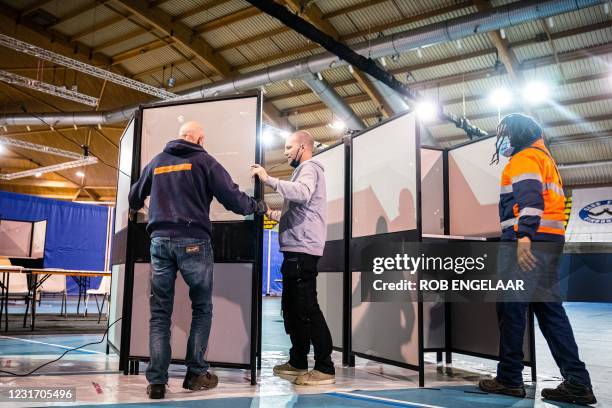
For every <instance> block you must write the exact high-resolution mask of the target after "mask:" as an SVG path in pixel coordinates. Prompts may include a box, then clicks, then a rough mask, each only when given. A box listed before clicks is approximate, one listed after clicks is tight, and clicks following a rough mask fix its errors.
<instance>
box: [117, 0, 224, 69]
mask: <svg viewBox="0 0 612 408" xmlns="http://www.w3.org/2000/svg"><path fill="white" fill-rule="evenodd" d="M116 1H117V2H119V3H121V4H122V5H123V6H124V7H126V8H128V9H129V10H130V11H131V12H132V13H134V14H136V15H138V16H140V17H141V18H143V19H145V20H146V21H147V22H148V23H149V24H151V25H153V26H154V27H156V28H157V29H158V30H160V31H162V32H164V33H165V34H166V35H168V36H170V37H172V38H173V39H175V40H176V41H177V42H179V43H180V44H181V45H183V46H184V47H186V48H188V49H190V50H192V51H193V53H194V54H195V55H196V56H197V58H198V59H200V60H201V61H202V62H203V63H204V64H206V65H207V66H208V67H209V68H211V69H212V70H214V71H216V72H217V73H219V74H220V75H222V76H224V77H230V76H231V75H232V73H233V72H232V67H231V66H230V64H229V63H228V62H227V61H226V60H225V59H224V58H223V57H222V56H221V55H219V54H218V53H216V51H215V50H214V49H213V48H212V46H211V45H210V44H208V43H207V42H206V41H205V40H204V39H203V38H202V37H200V36H199V35H194V33H193V30H192V29H191V28H190V27H188V26H187V25H185V24H184V23H181V22H177V21H173V19H172V16H171V15H170V14H167V13H165V12H164V11H162V10H161V9H159V8H151V7H149V4H148V2H147V1H146V0H116Z"/></svg>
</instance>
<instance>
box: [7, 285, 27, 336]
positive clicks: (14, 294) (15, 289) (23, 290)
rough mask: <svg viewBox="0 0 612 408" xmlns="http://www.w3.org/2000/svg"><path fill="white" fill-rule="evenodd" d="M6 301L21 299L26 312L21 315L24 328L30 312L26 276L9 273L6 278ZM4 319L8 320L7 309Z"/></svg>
mask: <svg viewBox="0 0 612 408" xmlns="http://www.w3.org/2000/svg"><path fill="white" fill-rule="evenodd" d="M8 279H9V284H8V296H7V300H8V299H23V301H24V302H25V306H26V310H25V313H24V315H23V327H26V320H27V318H28V313H29V311H30V289H29V286H28V276H27V275H26V274H22V273H11V274H9V276H8ZM6 315H7V316H6V318H8V307H7V310H6Z"/></svg>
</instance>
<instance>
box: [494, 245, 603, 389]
mask: <svg viewBox="0 0 612 408" xmlns="http://www.w3.org/2000/svg"><path fill="white" fill-rule="evenodd" d="M542 249H543V248H542ZM532 253H533V255H534V256H535V257H536V259H537V260H538V265H540V267H539V269H537V270H536V271H531V272H528V273H527V274H526V276H525V277H527V278H529V275H530V274H531V275H534V274H536V276H537V277H536V278H533V279H531V281H530V283H529V284H527V286H531V287H532V289H533V288H534V287H535V286H537V284H538V283H540V284H541V283H542V281H545V282H544V287H545V288H548V289H547V291H546V292H547V294H546V295H545V298H546V299H547V301H533V302H531V303H527V302H505V303H498V304H497V321H498V325H499V331H500V333H499V334H500V339H499V357H500V360H499V364H498V365H497V379H498V380H499V381H500V382H501V383H502V384H504V385H507V386H520V385H522V384H523V374H522V373H523V357H524V356H523V336H524V335H525V328H526V326H527V309H528V307H529V305H531V307H532V309H533V311H534V313H535V316H536V318H537V319H538V324H539V326H540V330H541V331H542V334H543V335H544V338H545V339H546V342H547V343H548V348H549V349H550V352H551V354H552V356H553V358H554V360H555V363H557V366H558V367H559V369H560V371H561V375H562V376H563V378H564V379H566V380H568V381H569V382H570V383H571V384H573V385H577V386H584V387H590V386H591V379H590V377H589V373H588V371H587V370H586V367H585V365H584V363H583V362H582V361H580V357H579V355H578V345H577V344H576V340H575V339H574V332H573V330H572V325H571V324H570V321H569V319H568V318H567V314H566V313H565V309H564V308H563V304H562V303H561V302H560V301H556V299H557V296H556V295H555V293H556V291H557V288H556V286H555V285H551V284H550V282H549V281H550V280H551V279H552V280H557V279H558V278H556V277H557V272H558V268H559V255H558V254H557V253H555V251H553V252H547V251H542V250H533V251H532ZM499 262H500V264H499V265H498V268H499V269H500V270H502V274H503V273H509V274H510V275H508V276H507V277H513V278H517V277H519V276H518V275H519V273H518V272H516V271H514V272H513V271H510V272H509V271H508V270H504V268H506V269H516V268H518V267H517V264H516V247H515V246H513V245H512V246H502V247H500V259H499ZM537 274H539V275H537ZM527 281H528V282H529V280H527ZM534 293H536V292H534ZM529 299H532V300H533V298H529ZM536 299H537V296H536ZM526 300H527V299H526Z"/></svg>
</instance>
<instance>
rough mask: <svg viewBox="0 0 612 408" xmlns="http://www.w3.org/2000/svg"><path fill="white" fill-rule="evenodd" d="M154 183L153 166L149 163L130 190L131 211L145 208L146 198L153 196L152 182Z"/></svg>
mask: <svg viewBox="0 0 612 408" xmlns="http://www.w3.org/2000/svg"><path fill="white" fill-rule="evenodd" d="M152 181H153V172H152V171H151V164H150V163H149V164H148V165H147V166H146V167H145V168H144V169H143V170H142V174H141V175H140V178H139V179H138V181H137V182H136V183H134V185H132V187H131V188H130V195H129V196H128V201H129V203H130V209H131V210H134V211H138V210H140V209H141V208H142V207H144V202H145V200H146V198H147V197H148V196H149V195H150V194H151V182H152Z"/></svg>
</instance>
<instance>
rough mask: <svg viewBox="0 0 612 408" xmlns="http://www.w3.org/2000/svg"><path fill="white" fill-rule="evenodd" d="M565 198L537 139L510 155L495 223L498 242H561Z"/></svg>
mask: <svg viewBox="0 0 612 408" xmlns="http://www.w3.org/2000/svg"><path fill="white" fill-rule="evenodd" d="M564 210H565V195H564V193H563V183H562V181H561V176H560V175H559V171H558V170H557V165H556V163H555V161H554V159H553V158H552V156H551V155H550V152H549V151H548V149H547V148H546V146H545V145H544V141H543V140H542V139H538V140H537V141H535V142H534V143H533V144H532V145H530V146H529V147H526V148H525V149H523V150H521V151H519V152H518V153H516V154H514V155H513V156H512V157H511V158H510V161H509V162H508V164H507V165H506V167H505V168H504V171H503V173H502V178H501V190H500V200H499V219H500V222H501V229H502V241H514V240H516V239H517V238H520V237H524V236H527V237H529V238H530V239H531V240H532V241H553V242H559V241H561V242H562V241H564V240H565V228H564V224H563V220H564V217H565V215H564Z"/></svg>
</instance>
